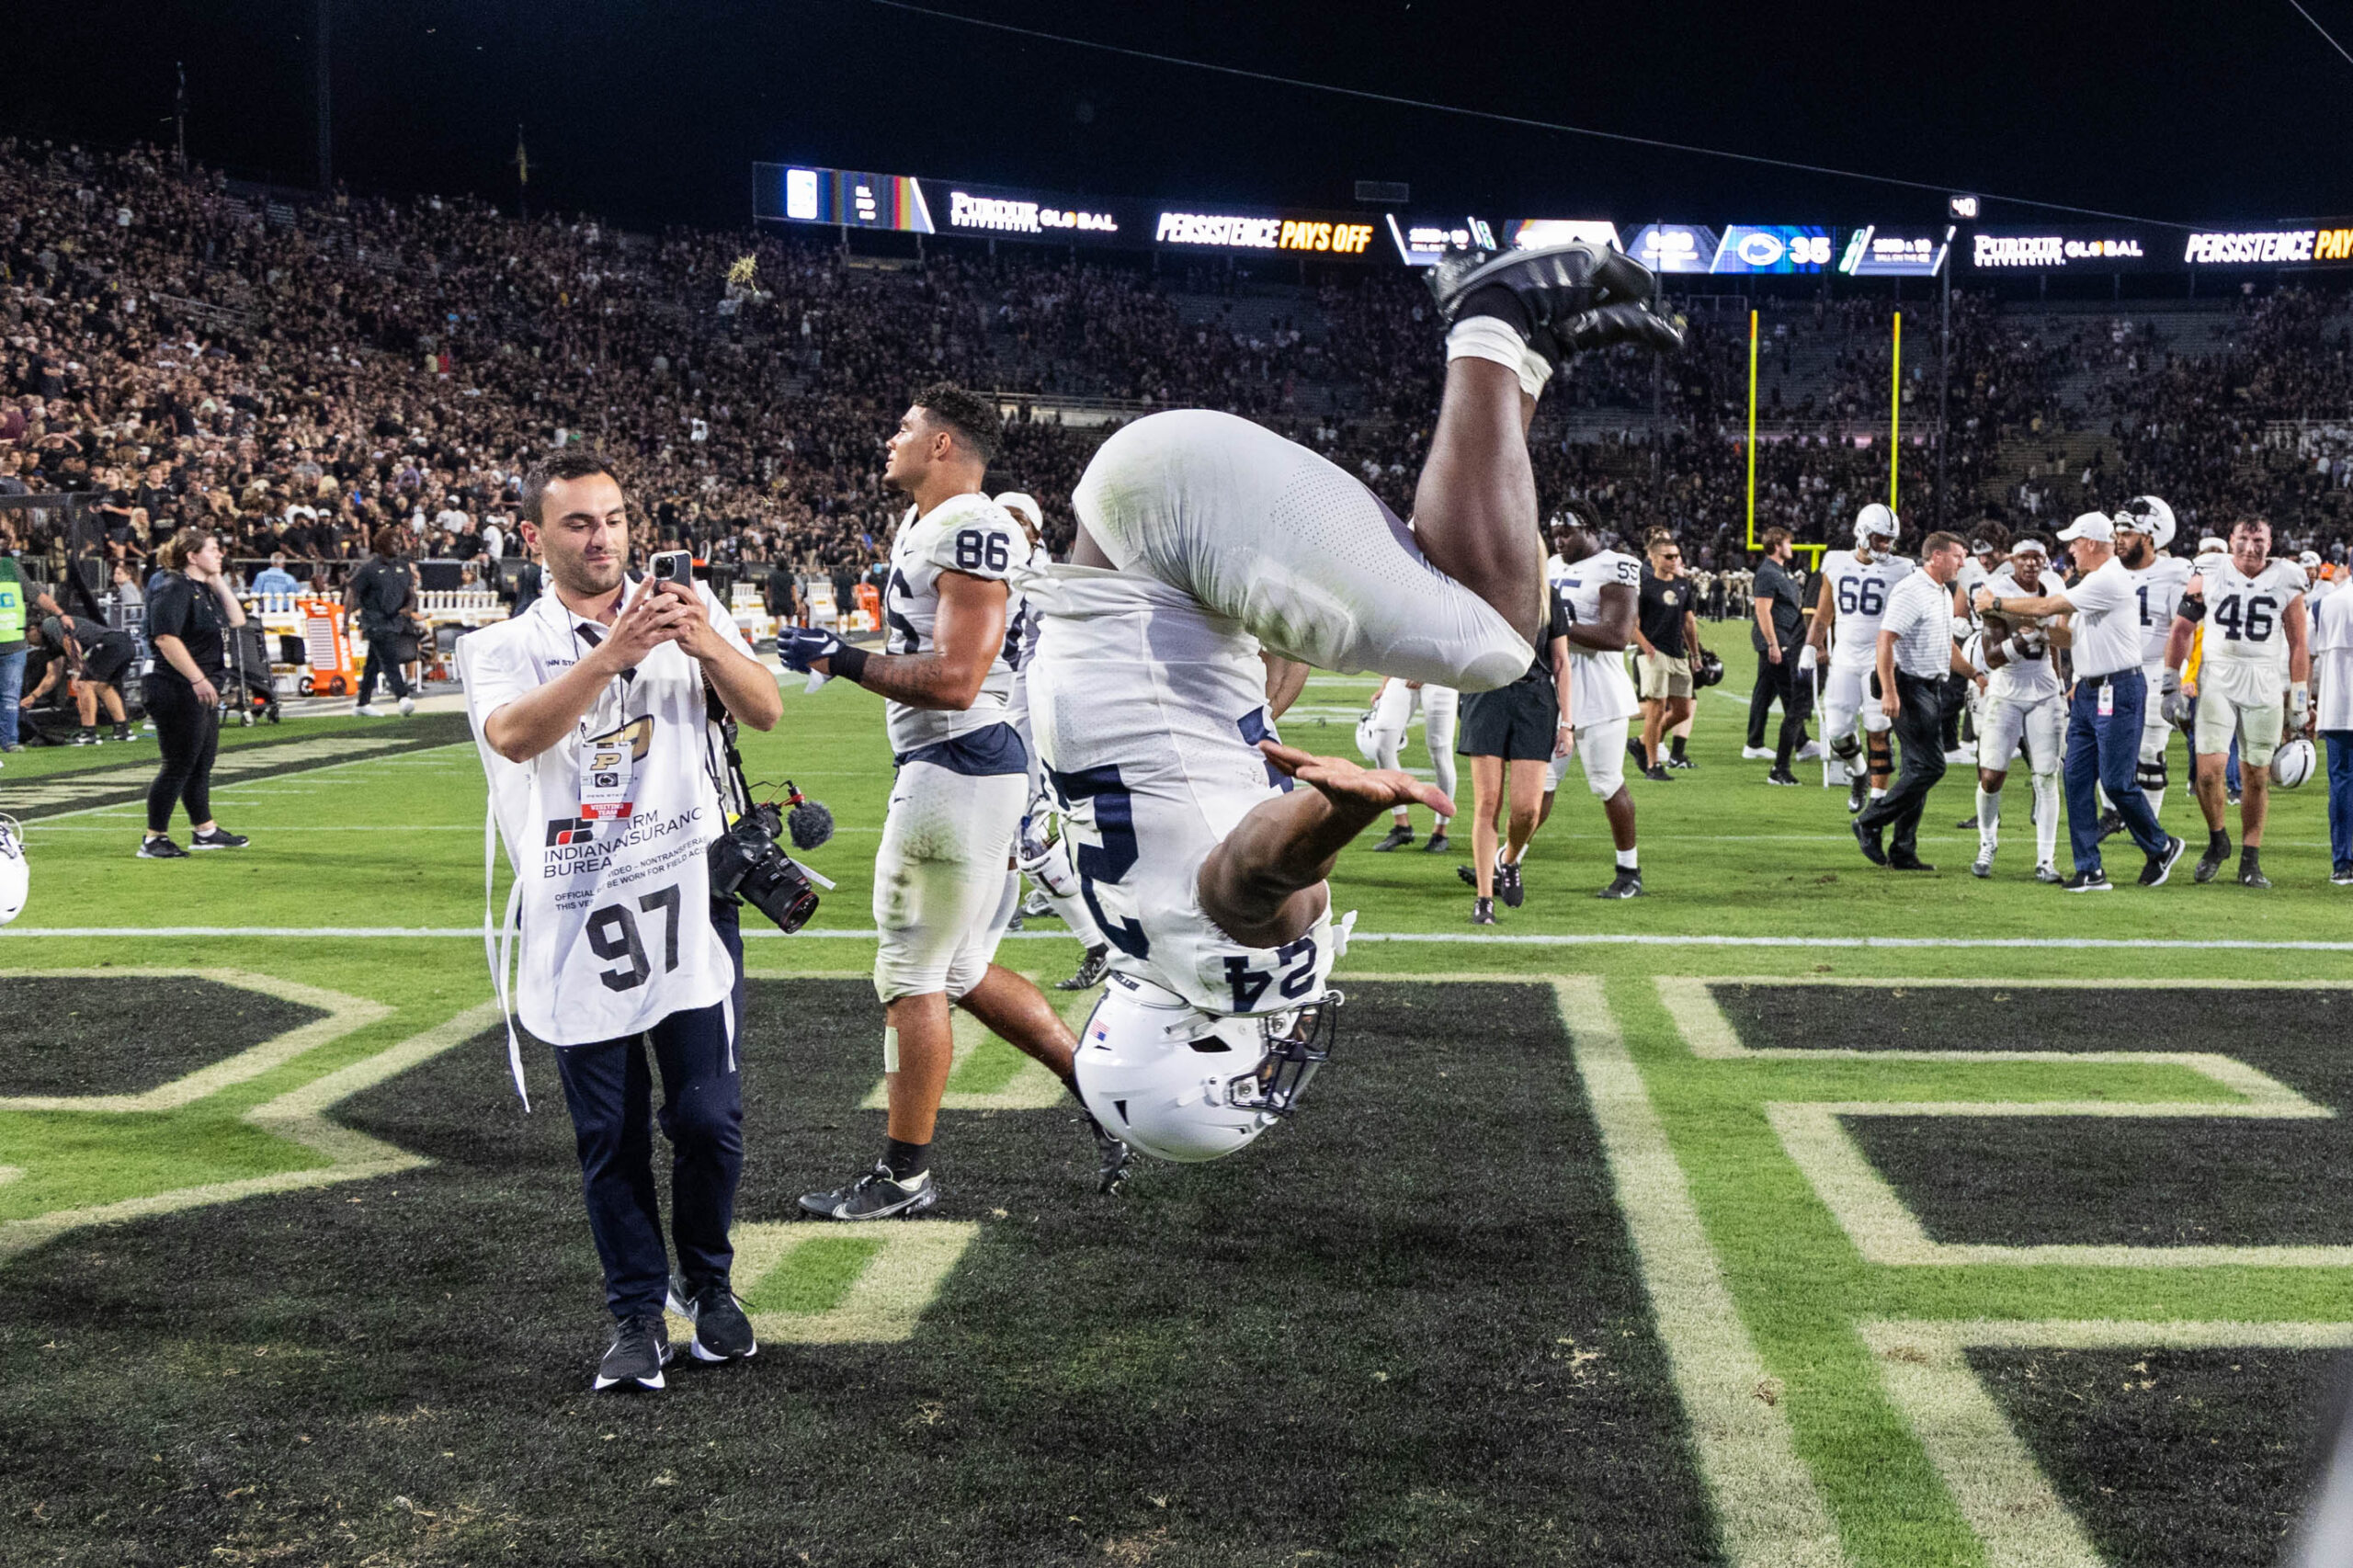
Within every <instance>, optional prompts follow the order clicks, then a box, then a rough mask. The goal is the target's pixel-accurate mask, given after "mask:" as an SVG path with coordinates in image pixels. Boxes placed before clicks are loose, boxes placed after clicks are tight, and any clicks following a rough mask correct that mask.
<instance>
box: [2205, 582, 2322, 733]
mask: <svg viewBox="0 0 2353 1568" xmlns="http://www.w3.org/2000/svg"><path fill="white" fill-rule="evenodd" d="M2202 581H2203V585H2204V588H2205V593H2206V636H2205V640H2204V642H2202V643H2201V644H2200V647H2201V650H2202V652H2201V653H2200V655H2199V681H2200V685H2201V686H2202V685H2203V684H2204V683H2206V682H2207V681H2210V680H2215V679H2221V680H2224V681H2228V682H2230V683H2231V689H2232V691H2233V693H2234V695H2243V696H2244V697H2245V699H2247V700H2252V701H2268V700H2269V699H2272V698H2276V697H2277V696H2279V693H2280V692H2282V691H2285V690H2286V689H2287V687H2288V630H2287V625H2286V619H2285V618H2286V614H2287V610H2288V606H2289V603H2290V601H2291V600H2292V599H2294V598H2295V597H2296V596H2297V595H2299V594H2301V593H2302V592H2303V591H2304V573H2303V568H2302V567H2301V566H2298V565H2297V564H2296V563H2295V562H2292V561H2267V562H2264V564H2263V570H2262V571H2260V572H2258V573H2256V574H2255V575H2254V576H2252V577H2250V576H2248V575H2247V574H2245V573H2244V572H2242V571H2240V570H2239V569H2238V567H2237V566H2236V565H2235V564H2234V563H2233V562H2230V561H2228V560H2225V561H2223V562H2222V563H2221V564H2219V565H2217V566H2215V567H2213V568H2211V570H2209V571H2208V572H2206V573H2205V574H2204V576H2203V579H2202Z"/></svg>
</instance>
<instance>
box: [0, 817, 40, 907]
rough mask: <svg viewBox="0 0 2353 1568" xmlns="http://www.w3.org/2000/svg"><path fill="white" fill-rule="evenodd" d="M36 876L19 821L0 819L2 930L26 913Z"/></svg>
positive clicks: (8, 818)
mask: <svg viewBox="0 0 2353 1568" xmlns="http://www.w3.org/2000/svg"><path fill="white" fill-rule="evenodd" d="M32 875H33V873H32V867H31V866H30V865H29V864H28V862H27V861H26V859H25V835H24V830H23V829H22V828H19V827H18V826H17V819H16V818H15V817H0V926H6V924H8V922H9V921H11V920H14V919H15V918H16V917H17V915H22V914H23V913H24V912H25V897H26V895H27V894H28V893H29V892H31V891H32Z"/></svg>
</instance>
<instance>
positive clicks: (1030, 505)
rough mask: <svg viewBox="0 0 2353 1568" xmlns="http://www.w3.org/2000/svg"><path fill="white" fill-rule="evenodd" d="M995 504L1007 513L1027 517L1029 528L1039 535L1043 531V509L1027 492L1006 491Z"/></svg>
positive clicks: (1044, 525)
mask: <svg viewBox="0 0 2353 1568" xmlns="http://www.w3.org/2000/svg"><path fill="white" fill-rule="evenodd" d="M996 504H997V505H998V506H1002V507H1004V508H1005V509H1006V511H1008V512H1011V513H1014V514H1015V515H1017V516H1018V517H1027V518H1028V519H1029V526H1030V527H1031V528H1036V529H1038V530H1039V531H1040V532H1041V533H1042V532H1044V531H1045V528H1046V513H1045V509H1044V508H1043V507H1041V506H1039V505H1038V498H1037V497H1036V496H1034V495H1031V494H1029V493H1028V492H1027V491H1022V490H1008V491H1006V493H1005V494H1002V495H1000V496H998V497H997V498H996Z"/></svg>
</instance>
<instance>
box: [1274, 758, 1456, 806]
mask: <svg viewBox="0 0 2353 1568" xmlns="http://www.w3.org/2000/svg"><path fill="white" fill-rule="evenodd" d="M1258 749H1259V750H1260V751H1261V752H1263V753H1265V754H1266V757H1267V761H1268V762H1270V763H1272V764H1274V765H1275V767H1276V768H1277V770H1279V772H1282V773H1284V774H1287V775H1289V776H1290V778H1296V779H1298V780H1299V781H1300V782H1301V783H1302V784H1306V785H1309V786H1311V787H1313V789H1314V790H1317V791H1318V792H1319V793H1321V794H1322V795H1323V796H1324V798H1325V799H1326V800H1329V801H1335V802H1337V803H1339V804H1344V805H1349V806H1356V807H1359V808H1362V807H1370V808H1372V809H1374V810H1376V811H1378V810H1380V809H1381V808H1383V807H1387V806H1406V805H1415V806H1427V807H1428V808H1429V809H1430V810H1432V811H1434V812H1437V813H1438V815H1440V816H1442V817H1447V818H1451V817H1453V815H1454V814H1455V812H1454V802H1453V801H1451V800H1449V799H1448V798H1447V794H1446V791H1445V790H1441V789H1439V788H1438V786H1437V785H1435V784H1425V783H1423V782H1422V781H1421V780H1420V779H1418V778H1415V777H1414V776H1413V775H1412V774H1410V773H1403V772H1400V771H1398V770H1397V769H1396V768H1393V767H1380V768H1375V767H1358V766H1357V765H1356V764H1355V763H1353V762H1349V761H1347V760H1346V759H1345V758H1342V757H1336V756H1315V755H1314V754H1313V752H1304V751H1301V750H1300V749H1299V748H1298V747H1297V746H1287V745H1284V744H1282V743H1281V742H1279V741H1260V742H1259V743H1258Z"/></svg>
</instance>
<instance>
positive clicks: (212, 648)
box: [139, 528, 245, 860]
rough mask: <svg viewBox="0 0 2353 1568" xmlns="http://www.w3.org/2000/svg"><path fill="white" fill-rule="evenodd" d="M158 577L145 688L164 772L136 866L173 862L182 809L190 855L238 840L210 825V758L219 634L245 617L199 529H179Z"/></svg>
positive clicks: (215, 744)
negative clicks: (175, 820) (176, 815)
mask: <svg viewBox="0 0 2353 1568" xmlns="http://www.w3.org/2000/svg"><path fill="white" fill-rule="evenodd" d="M161 559H162V563H163V570H162V571H160V572H158V573H156V574H155V578H154V581H153V583H151V584H150V585H149V586H148V591H147V623H146V624H147V642H148V645H149V646H150V647H151V648H152V649H153V651H154V654H155V667H154V669H153V670H152V671H151V672H149V674H148V676H147V684H146V687H145V696H146V699H147V717H148V718H149V719H151V720H153V722H154V725H155V743H156V744H157V746H158V747H159V748H160V749H161V750H162V752H163V754H164V766H163V767H162V768H161V769H160V770H159V771H158V772H157V773H156V775H155V782H154V783H153V785H151V786H149V787H148V790H147V836H146V837H145V838H144V839H142V840H141V841H140V845H139V858H141V859H142V860H178V859H184V858H187V855H188V850H187V849H182V848H181V847H180V846H178V845H176V844H174V843H173V842H172V841H171V838H170V837H169V835H168V834H167V831H166V830H168V829H169V828H170V827H171V825H172V808H173V807H174V806H176V805H177V804H179V803H180V802H182V801H186V802H187V804H188V821H189V822H190V823H191V824H194V826H195V829H196V831H195V833H194V834H193V835H191V836H190V837H189V839H188V847H189V848H191V849H239V848H243V847H244V844H245V838H244V835H243V834H236V833H230V832H228V831H226V830H225V829H223V828H222V826H221V824H219V823H217V822H215V821H213V820H212V756H213V753H214V752H215V751H216V750H218V749H219V746H220V744H221V716H220V709H221V688H220V683H221V681H222V680H223V679H224V678H226V676H227V672H228V658H227V652H228V645H227V641H226V638H225V635H224V634H225V633H226V632H229V631H235V630H236V629H237V628H239V627H241V626H243V625H244V623H245V612H244V607H243V606H241V605H239V604H238V603H237V597H236V595H234V594H233V593H231V592H230V591H229V586H228V583H227V580H226V579H225V578H223V577H222V574H221V541H220V540H219V539H217V538H216V537H214V536H213V535H211V534H210V533H207V532H206V531H205V530H204V529H202V528H182V529H181V530H180V531H179V532H178V533H176V534H175V535H173V536H172V539H171V542H169V543H168V544H166V545H165V546H164V549H163V553H162V558H161Z"/></svg>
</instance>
